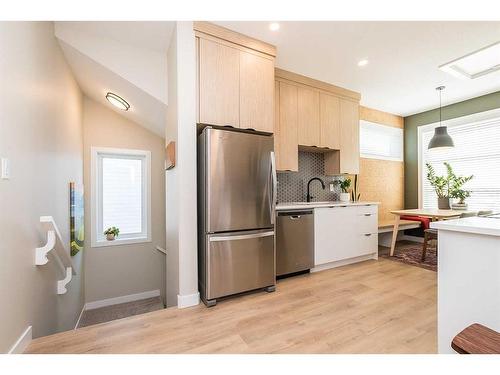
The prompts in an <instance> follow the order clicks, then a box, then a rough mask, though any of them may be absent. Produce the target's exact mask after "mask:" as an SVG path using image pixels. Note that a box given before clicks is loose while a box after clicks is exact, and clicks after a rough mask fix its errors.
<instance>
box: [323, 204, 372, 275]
mask: <svg viewBox="0 0 500 375" xmlns="http://www.w3.org/2000/svg"><path fill="white" fill-rule="evenodd" d="M377 212H378V207H377V206H376V205H365V206H337V207H324V208H323V207H321V208H315V209H314V264H315V266H320V265H324V264H327V263H331V262H337V261H345V260H348V259H351V258H356V257H360V256H365V255H376V254H377V252H378V224H377V223H378V218H377V216H378V215H377Z"/></svg>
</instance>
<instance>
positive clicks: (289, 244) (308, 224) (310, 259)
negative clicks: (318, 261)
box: [276, 210, 314, 276]
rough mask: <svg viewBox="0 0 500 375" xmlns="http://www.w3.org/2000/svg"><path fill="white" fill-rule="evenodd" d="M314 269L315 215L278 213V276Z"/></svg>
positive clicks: (290, 212)
mask: <svg viewBox="0 0 500 375" xmlns="http://www.w3.org/2000/svg"><path fill="white" fill-rule="evenodd" d="M313 267H314V215H313V211H312V210H305V211H278V220H277V228H276V275H277V276H283V275H288V274H291V273H296V272H300V271H307V270H309V269H311V268H313Z"/></svg>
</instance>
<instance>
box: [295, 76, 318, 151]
mask: <svg viewBox="0 0 500 375" xmlns="http://www.w3.org/2000/svg"><path fill="white" fill-rule="evenodd" d="M319 97H320V94H319V91H318V90H313V89H309V88H306V87H302V86H298V87H297V116H298V119H297V121H298V141H299V145H301V146H319V144H320V116H319V113H320V110H319V102H320V99H319Z"/></svg>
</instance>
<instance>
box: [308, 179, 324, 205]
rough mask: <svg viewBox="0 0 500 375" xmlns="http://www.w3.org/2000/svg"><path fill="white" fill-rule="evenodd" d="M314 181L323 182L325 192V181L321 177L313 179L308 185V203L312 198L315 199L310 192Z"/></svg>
mask: <svg viewBox="0 0 500 375" xmlns="http://www.w3.org/2000/svg"><path fill="white" fill-rule="evenodd" d="M314 180H317V181H319V182H321V187H322V188H323V190H325V183H324V182H323V180H322V179H321V178H319V177H313V178H311V179H310V180H309V182H308V183H307V197H306V200H307V201H308V202H310V201H311V199H312V198H314V197H313V196H311V193H310V192H309V191H310V188H311V182H313V181H314Z"/></svg>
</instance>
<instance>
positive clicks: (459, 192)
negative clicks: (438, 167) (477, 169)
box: [444, 163, 474, 210]
mask: <svg viewBox="0 0 500 375" xmlns="http://www.w3.org/2000/svg"><path fill="white" fill-rule="evenodd" d="M444 164H445V166H446V170H447V171H448V178H449V180H450V183H449V192H450V198H454V199H458V203H457V202H454V203H452V205H451V207H452V208H453V209H456V210H466V209H467V204H466V203H465V199H467V198H469V197H470V193H471V191H470V190H465V189H463V188H462V187H463V185H465V184H466V183H467V182H469V181H470V180H472V178H473V177H474V175H470V176H466V177H464V176H457V175H456V174H455V173H454V172H453V169H452V168H451V165H450V164H448V163H444Z"/></svg>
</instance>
